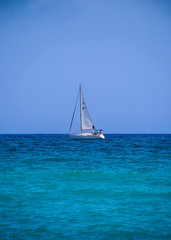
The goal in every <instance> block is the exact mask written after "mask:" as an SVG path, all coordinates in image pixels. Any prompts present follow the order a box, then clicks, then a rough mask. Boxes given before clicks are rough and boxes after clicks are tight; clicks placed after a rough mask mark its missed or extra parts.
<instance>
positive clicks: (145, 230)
mask: <svg viewBox="0 0 171 240" xmlns="http://www.w3.org/2000/svg"><path fill="white" fill-rule="evenodd" d="M0 239H3V240H6V239H9V240H13V239H16V240H30V239H35V240H37V239H41V240H44V239H48V240H49V239H50V240H58V239H74V240H77V239H112V240H113V239H119V240H122V239H140V240H141V239H155V240H157V239H162V240H163V239H171V135H106V139H105V140H95V141H91V140H89V141H88V140H86V141H84V140H82V141H74V140H70V139H69V138H68V136H67V135H0Z"/></svg>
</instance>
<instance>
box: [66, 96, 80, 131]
mask: <svg viewBox="0 0 171 240" xmlns="http://www.w3.org/2000/svg"><path fill="white" fill-rule="evenodd" d="M79 93H80V91H79V92H78V96H77V100H76V104H75V107H74V112H73V115H72V120H71V124H70V128H69V133H70V131H71V128H72V123H73V120H74V115H75V110H76V107H77V102H78V97H79Z"/></svg>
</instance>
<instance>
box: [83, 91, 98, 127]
mask: <svg viewBox="0 0 171 240" xmlns="http://www.w3.org/2000/svg"><path fill="white" fill-rule="evenodd" d="M80 110H81V129H82V130H90V129H94V128H95V127H94V124H93V122H92V121H91V118H90V114H89V112H88V109H87V106H86V103H85V100H84V96H83V94H82V91H81V89H80Z"/></svg>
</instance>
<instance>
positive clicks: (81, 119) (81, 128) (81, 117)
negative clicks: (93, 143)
mask: <svg viewBox="0 0 171 240" xmlns="http://www.w3.org/2000/svg"><path fill="white" fill-rule="evenodd" d="M80 127H81V133H82V111H81V84H80Z"/></svg>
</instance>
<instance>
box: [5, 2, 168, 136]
mask: <svg viewBox="0 0 171 240" xmlns="http://www.w3.org/2000/svg"><path fill="white" fill-rule="evenodd" d="M80 83H81V84H82V89H83V93H84V97H85V101H86V104H87V107H88V110H89V112H90V115H91V118H92V121H93V123H94V125H95V127H96V128H102V129H103V130H104V133H171V1H168V0H143V1H141V0H0V134H10V133H11V134H13V133H19V134H20V133H67V132H68V129H69V126H70V121H71V117H72V113H73V110H74V105H75V101H76V97H77V94H78V89H79V84H80Z"/></svg>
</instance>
